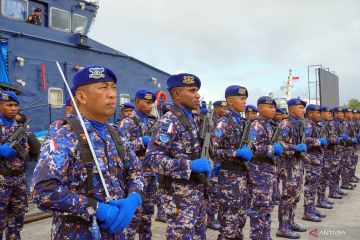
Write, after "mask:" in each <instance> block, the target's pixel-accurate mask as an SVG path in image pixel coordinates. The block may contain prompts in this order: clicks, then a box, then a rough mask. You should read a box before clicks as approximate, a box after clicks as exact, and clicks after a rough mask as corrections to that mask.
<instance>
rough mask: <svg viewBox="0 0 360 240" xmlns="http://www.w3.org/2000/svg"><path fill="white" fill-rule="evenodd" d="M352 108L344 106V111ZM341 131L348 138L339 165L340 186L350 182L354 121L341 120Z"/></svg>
mask: <svg viewBox="0 0 360 240" xmlns="http://www.w3.org/2000/svg"><path fill="white" fill-rule="evenodd" d="M351 111H352V109H350V108H344V112H351ZM343 131H344V133H345V134H347V135H348V136H349V140H348V141H347V142H346V145H345V152H344V160H343V162H342V165H341V186H342V187H348V186H351V183H350V168H351V167H350V166H351V163H352V162H353V159H354V158H355V147H356V144H355V143H354V140H355V139H356V133H355V128H354V123H353V121H352V120H351V119H345V120H344V121H343Z"/></svg>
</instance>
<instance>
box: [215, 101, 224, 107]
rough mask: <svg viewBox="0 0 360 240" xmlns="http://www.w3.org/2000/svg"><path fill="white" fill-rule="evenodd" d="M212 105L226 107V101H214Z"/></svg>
mask: <svg viewBox="0 0 360 240" xmlns="http://www.w3.org/2000/svg"><path fill="white" fill-rule="evenodd" d="M213 106H214V107H227V102H226V101H215V102H214V103H213Z"/></svg>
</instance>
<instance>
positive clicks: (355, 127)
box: [349, 109, 360, 184]
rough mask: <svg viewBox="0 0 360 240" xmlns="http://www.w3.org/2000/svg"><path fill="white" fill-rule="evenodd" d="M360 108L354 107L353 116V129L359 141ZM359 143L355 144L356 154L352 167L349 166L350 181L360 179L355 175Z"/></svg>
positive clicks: (351, 163)
mask: <svg viewBox="0 0 360 240" xmlns="http://www.w3.org/2000/svg"><path fill="white" fill-rule="evenodd" d="M358 115H359V114H358V110H357V109H353V116H352V120H351V122H352V126H353V131H354V136H355V138H356V139H357V141H359V138H360V134H359V125H358V122H357V118H358V117H357V116H358ZM359 146H360V145H359V144H356V145H355V146H354V156H353V158H352V160H351V162H350V168H349V178H350V183H353V184H355V183H358V182H359V179H357V178H356V177H355V172H356V165H357V163H358V154H357V152H358V149H359Z"/></svg>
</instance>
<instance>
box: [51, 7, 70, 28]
mask: <svg viewBox="0 0 360 240" xmlns="http://www.w3.org/2000/svg"><path fill="white" fill-rule="evenodd" d="M70 18H71V15H70V12H67V11H64V10H61V9H57V8H51V9H50V27H52V28H55V29H59V30H62V31H67V32H70V28H71V24H70V22H71V19H70Z"/></svg>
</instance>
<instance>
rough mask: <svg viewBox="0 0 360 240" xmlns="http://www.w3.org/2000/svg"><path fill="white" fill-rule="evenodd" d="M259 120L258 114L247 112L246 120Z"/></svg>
mask: <svg viewBox="0 0 360 240" xmlns="http://www.w3.org/2000/svg"><path fill="white" fill-rule="evenodd" d="M256 118H257V112H245V119H246V120H250V121H252V120H255V119H256Z"/></svg>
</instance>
